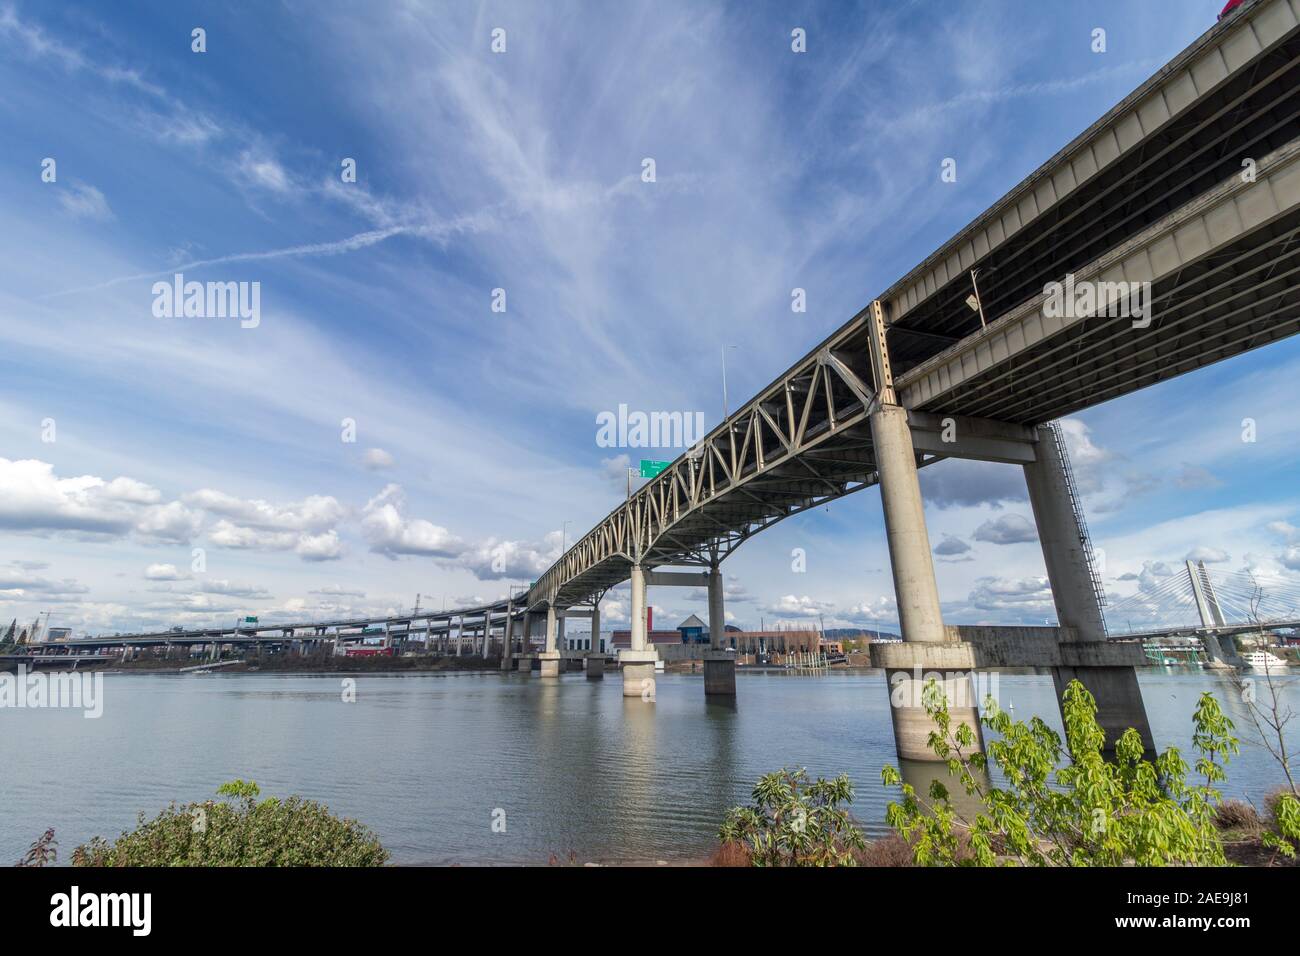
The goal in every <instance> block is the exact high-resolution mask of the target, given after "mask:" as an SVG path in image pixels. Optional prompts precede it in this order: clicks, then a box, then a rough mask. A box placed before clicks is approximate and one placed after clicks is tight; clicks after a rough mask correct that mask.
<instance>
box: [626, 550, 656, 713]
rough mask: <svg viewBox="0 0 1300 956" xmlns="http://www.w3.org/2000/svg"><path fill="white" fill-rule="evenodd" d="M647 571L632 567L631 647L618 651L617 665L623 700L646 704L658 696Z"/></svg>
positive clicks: (635, 566)
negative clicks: (650, 641)
mask: <svg viewBox="0 0 1300 956" xmlns="http://www.w3.org/2000/svg"><path fill="white" fill-rule="evenodd" d="M646 631H647V628H646V594H645V569H644V568H643V567H641V565H640V563H637V564H634V565H632V638H631V644H632V646H631V647H630V648H629V649H628V650H626V651H619V654H618V663H619V667H620V668H621V669H622V671H623V696H624V697H640V698H641V699H642V700H645V701H652V700H654V696H655V661H656V660H658V659H659V654H658V652H656V651H655V650H654V649H653V648H650V647H648V646H647V644H648V635H647V633H646Z"/></svg>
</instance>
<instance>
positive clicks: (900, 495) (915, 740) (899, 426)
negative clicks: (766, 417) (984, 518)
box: [870, 323, 984, 762]
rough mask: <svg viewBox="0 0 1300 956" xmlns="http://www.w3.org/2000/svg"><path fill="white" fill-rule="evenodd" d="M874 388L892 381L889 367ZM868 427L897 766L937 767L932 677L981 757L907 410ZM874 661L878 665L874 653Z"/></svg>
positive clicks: (890, 412) (965, 654) (890, 411)
mask: <svg viewBox="0 0 1300 956" xmlns="http://www.w3.org/2000/svg"><path fill="white" fill-rule="evenodd" d="M883 338H884V332H883V323H882V326H881V331H880V339H881V340H883ZM873 344H874V343H873ZM878 381H884V382H888V381H889V379H888V367H887V364H886V369H885V374H884V376H880V375H878ZM881 391H882V395H883V393H885V392H886V391H887V392H888V399H889V400H891V401H892V398H893V389H892V387H889V388H888V389H882V390H881ZM870 423H871V437H872V441H873V443H874V445H875V451H876V469H877V471H878V472H879V474H880V500H881V503H882V505H883V507H884V512H885V535H886V538H887V541H888V544H889V560H890V564H891V566H892V569H893V576H894V594H895V596H896V597H897V600H898V620H899V625H900V630H901V631H902V632H903V641H904V643H903V644H901V645H899V644H894V645H876V646H875V648H873V652H874V651H875V650H876V648H879V649H881V650H882V651H884V652H886V653H885V654H882V655H880V656H881V658H883V659H881V660H879V661H878V666H883V667H884V668H885V677H886V680H887V682H888V685H889V703H890V707H889V712H890V715H891V717H892V719H893V724H894V746H895V747H896V749H897V752H898V756H899V759H900V760H916V761H929V762H933V761H936V760H938V757H936V756H935V754H934V752H933V751H932V750H931V749H930V747H929V745H928V743H927V741H928V739H929V736H930V732H931V731H932V730H934V729H935V724H934V721H933V720H931V719H930V717H929V715H928V714H926V712H925V708H924V705H923V701H922V691H923V689H924V687H925V684H926V682H927V680H928V679H930V678H931V677H933V678H935V679H936V681H937V682H938V684H939V686H940V687H941V688H942V689H943V691H944V693H945V694H946V695H947V698H948V713H949V715H950V716H951V718H952V722H953V723H952V728H953V730H956V728H957V726H958V724H965V725H967V726H968V727H970V728H971V730H972V731H974V734H975V748H972V749H978V750H983V749H984V736H983V732H982V730H981V727H980V722H979V708H978V706H977V701H976V700H975V691H974V687H973V684H972V681H971V671H972V670H973V669H974V657H973V654H972V652H971V650H970V648H969V647H968V646H966V645H962V644H958V643H954V642H952V641H951V640H950V639H949V637H948V634H947V632H946V631H945V629H944V626H943V614H942V612H941V610H940V607H939V586H938V584H937V582H936V581H935V576H934V564H933V559H932V558H931V552H930V537H929V534H928V533H927V531H926V527H925V509H924V505H923V502H922V500H921V486H920V483H919V482H918V480H917V475H916V457H915V452H914V451H913V447H912V435H911V430H910V428H909V427H908V422H907V411H906V410H905V409H903V408H902V407H900V406H898V405H895V404H886V405H882V406H881V407H880V408H879V409H878V410H877V411H876V412H875V413H873V414H872V415H871V418H870ZM873 662H877V655H876V654H875V653H873Z"/></svg>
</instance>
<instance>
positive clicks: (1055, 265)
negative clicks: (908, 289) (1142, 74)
mask: <svg viewBox="0 0 1300 956" xmlns="http://www.w3.org/2000/svg"><path fill="white" fill-rule="evenodd" d="M1298 133H1300V30H1298V31H1294V32H1292V33H1291V34H1289V35H1288V36H1287V37H1286V38H1285V39H1284V40H1283V41H1282V42H1280V43H1279V44H1278V45H1276V46H1275V47H1274V48H1272V49H1271V50H1269V51H1268V52H1266V53H1265V54H1263V55H1262V56H1260V57H1259V58H1258V59H1257V60H1256V61H1255V62H1253V63H1252V64H1250V65H1249V66H1248V67H1247V68H1245V69H1242V70H1241V71H1239V72H1238V73H1237V74H1235V75H1234V76H1232V77H1231V78H1230V79H1228V80H1227V81H1226V82H1225V83H1224V84H1223V85H1222V86H1221V87H1219V88H1218V89H1216V90H1214V91H1213V92H1212V93H1210V94H1208V95H1206V96H1204V97H1202V98H1201V99H1199V100H1198V101H1197V102H1196V103H1195V104H1193V105H1192V106H1191V107H1190V108H1189V109H1188V110H1187V111H1186V112H1185V113H1184V114H1183V115H1181V116H1179V117H1177V118H1175V119H1173V120H1171V121H1169V122H1168V123H1166V124H1165V125H1164V126H1162V127H1160V128H1159V129H1157V130H1155V131H1153V132H1152V133H1151V134H1150V135H1148V136H1146V137H1145V138H1144V139H1143V140H1142V141H1141V143H1139V144H1138V145H1137V146H1136V147H1135V148H1132V149H1130V150H1129V151H1128V152H1126V153H1124V154H1123V155H1122V156H1121V157H1120V158H1119V159H1117V160H1115V161H1114V162H1113V163H1111V164H1110V165H1109V166H1107V167H1106V168H1105V169H1104V170H1102V171H1101V172H1100V173H1098V174H1097V175H1096V176H1094V177H1093V178H1092V179H1090V180H1088V181H1087V182H1085V183H1083V184H1081V185H1079V186H1078V187H1077V188H1075V189H1074V190H1073V191H1071V192H1070V193H1069V194H1068V195H1066V196H1064V197H1063V198H1062V199H1061V200H1060V201H1059V202H1057V203H1056V204H1055V205H1053V206H1052V207H1051V208H1050V209H1048V210H1046V211H1045V212H1043V213H1042V214H1041V215H1040V216H1039V217H1038V218H1037V219H1035V220H1034V221H1033V222H1032V223H1030V224H1029V225H1028V226H1026V227H1024V228H1023V229H1020V230H1019V231H1018V232H1016V233H1015V234H1014V235H1012V237H1011V238H1009V239H1007V240H1006V241H1004V242H1002V243H1001V244H999V245H998V246H996V247H995V248H992V249H989V250H987V251H986V253H985V254H984V255H982V256H981V257H980V258H978V259H977V260H976V261H973V262H971V263H970V264H969V268H976V269H978V270H979V274H978V277H977V278H978V284H979V292H980V298H981V300H982V302H983V305H984V310H985V313H986V314H987V315H989V316H995V315H1000V314H1003V313H1005V312H1007V311H1010V310H1011V309H1012V308H1014V307H1015V306H1016V305H1017V304H1019V303H1021V302H1023V301H1025V300H1026V299H1029V298H1032V297H1033V296H1034V295H1036V294H1038V293H1039V292H1041V291H1042V289H1043V286H1044V284H1045V283H1047V282H1050V281H1053V280H1059V279H1060V278H1061V277H1062V276H1063V275H1065V274H1066V273H1067V272H1077V271H1078V270H1079V269H1080V268H1082V267H1083V266H1085V265H1086V264H1087V263H1089V262H1092V261H1093V260H1095V259H1097V258H1099V257H1100V256H1101V255H1102V254H1103V253H1105V252H1106V251H1107V250H1109V249H1112V248H1114V247H1116V246H1118V245H1120V244H1121V243H1123V242H1125V241H1127V240H1128V239H1130V238H1131V237H1133V236H1134V235H1136V234H1137V233H1139V232H1140V231H1141V230H1143V229H1145V228H1146V227H1148V226H1150V225H1151V224H1152V223H1155V222H1157V221H1159V220H1160V219H1161V218H1163V217H1164V216H1166V215H1168V214H1169V213H1171V212H1172V211H1174V210H1175V209H1177V208H1179V207H1180V206H1182V205H1183V204H1185V203H1187V202H1188V201H1190V200H1191V199H1193V198H1194V197H1196V196H1198V195H1200V194H1201V193H1203V192H1205V191H1206V190H1208V189H1210V188H1212V187H1213V186H1215V185H1216V184H1218V183H1220V182H1222V181H1223V180H1225V179H1227V178H1229V177H1230V176H1232V175H1235V174H1237V173H1239V172H1240V171H1241V164H1242V159H1243V158H1244V157H1255V158H1258V157H1261V156H1264V155H1267V154H1269V153H1271V152H1273V151H1274V150H1275V149H1277V148H1279V147H1281V146H1283V145H1284V144H1286V143H1288V142H1290V141H1292V140H1294V139H1295V138H1296V136H1297V134H1298ZM905 281H906V280H905ZM902 284H904V283H900V285H902ZM892 291H893V290H891V293H887V299H892ZM971 291H972V284H971V279H970V276H969V271H968V270H963V271H961V272H960V274H958V275H956V276H953V277H952V278H951V279H950V280H949V281H947V282H946V283H943V284H942V285H940V286H938V287H937V288H934V289H933V291H932V293H931V294H930V295H928V296H927V297H926V298H925V299H924V300H923V301H921V302H919V303H917V304H916V305H914V306H913V307H911V308H909V309H907V310H906V312H905V313H902V314H900V315H896V316H895V315H891V316H890V317H889V318H890V320H891V325H890V330H889V345H890V353H891V357H892V360H893V365H894V374H895V375H896V376H901V375H903V374H905V373H906V372H907V371H908V370H910V369H912V368H914V367H916V366H917V365H919V364H921V363H923V362H925V361H926V360H927V359H929V358H931V357H933V356H934V355H936V354H938V353H939V352H941V351H943V350H944V349H945V348H947V347H948V346H949V345H951V344H952V343H954V342H956V341H957V340H959V339H960V338H962V337H964V336H967V335H970V334H972V333H974V332H978V331H979V329H980V322H979V317H978V315H976V314H975V313H973V312H972V311H971V309H970V307H969V306H967V304H966V299H967V297H968V296H969V295H970V294H971ZM899 311H900V312H902V309H901V307H900V309H899Z"/></svg>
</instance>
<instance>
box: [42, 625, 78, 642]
mask: <svg viewBox="0 0 1300 956" xmlns="http://www.w3.org/2000/svg"><path fill="white" fill-rule="evenodd" d="M71 636H72V628H70V627H52V628H50V629H49V630H48V631H46V632H45V639H46V640H47V641H66V640H67V639H68V638H70V637H71Z"/></svg>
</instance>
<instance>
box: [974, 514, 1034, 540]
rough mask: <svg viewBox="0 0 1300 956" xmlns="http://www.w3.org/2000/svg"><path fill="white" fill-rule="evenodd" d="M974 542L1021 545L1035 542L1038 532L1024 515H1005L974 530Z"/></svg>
mask: <svg viewBox="0 0 1300 956" xmlns="http://www.w3.org/2000/svg"><path fill="white" fill-rule="evenodd" d="M975 540H976V541H987V542H989V543H990V544H1021V543H1023V542H1025V541H1037V540H1038V532H1037V531H1036V530H1035V528H1034V523H1033V522H1032V521H1030V520H1029V519H1028V518H1026V517H1025V516H1024V515H1017V514H1006V515H1002V516H1000V517H998V518H992V519H990V520H988V521H986V522H984V523H983V524H982V525H980V526H979V527H978V528H976V529H975Z"/></svg>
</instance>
